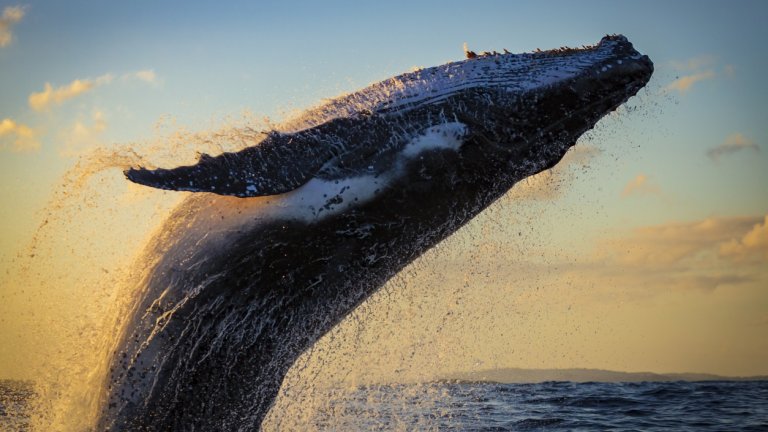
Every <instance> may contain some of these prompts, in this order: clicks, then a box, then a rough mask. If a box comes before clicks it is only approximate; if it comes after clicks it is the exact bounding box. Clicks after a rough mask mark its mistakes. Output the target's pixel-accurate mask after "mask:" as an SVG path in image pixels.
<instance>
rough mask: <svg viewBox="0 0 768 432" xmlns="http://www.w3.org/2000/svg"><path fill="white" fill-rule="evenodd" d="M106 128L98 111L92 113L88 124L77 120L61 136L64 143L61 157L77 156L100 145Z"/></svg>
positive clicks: (102, 114) (103, 116)
mask: <svg viewBox="0 0 768 432" xmlns="http://www.w3.org/2000/svg"><path fill="white" fill-rule="evenodd" d="M106 128H107V121H106V117H105V115H104V113H103V112H102V111H99V110H97V111H94V112H93V114H92V116H91V122H90V124H87V123H86V122H84V121H82V120H77V121H76V122H75V123H74V124H73V125H72V127H71V128H69V129H68V130H67V131H65V132H64V134H63V136H62V140H63V142H64V148H63V149H62V151H61V154H62V156H65V157H75V156H79V155H82V154H84V153H86V152H88V151H89V150H91V149H93V148H94V147H98V146H100V145H102V140H101V135H102V133H103V132H104V130H106Z"/></svg>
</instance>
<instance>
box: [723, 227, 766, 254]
mask: <svg viewBox="0 0 768 432" xmlns="http://www.w3.org/2000/svg"><path fill="white" fill-rule="evenodd" d="M720 256H722V257H726V258H732V259H735V260H737V261H746V260H758V261H759V260H763V261H766V262H768V216H766V217H765V219H764V220H763V221H762V223H757V224H755V225H754V226H753V227H752V229H751V230H750V231H749V232H747V233H746V234H744V235H743V236H742V237H741V238H738V239H732V240H731V241H729V242H727V243H724V244H721V245H720Z"/></svg>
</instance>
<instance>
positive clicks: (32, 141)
mask: <svg viewBox="0 0 768 432" xmlns="http://www.w3.org/2000/svg"><path fill="white" fill-rule="evenodd" d="M6 142H7V143H10V145H6V144H5V143H6ZM6 148H7V149H9V150H11V151H14V152H30V151H36V150H39V149H40V141H39V140H38V138H37V133H36V132H35V131H34V130H33V129H32V128H30V127H29V126H26V125H23V124H21V123H16V122H15V121H13V120H11V119H9V118H5V119H3V120H2V121H0V149H6Z"/></svg>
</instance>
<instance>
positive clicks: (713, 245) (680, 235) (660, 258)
mask: <svg viewBox="0 0 768 432" xmlns="http://www.w3.org/2000/svg"><path fill="white" fill-rule="evenodd" d="M759 221H762V217H761V218H756V217H731V218H714V217H713V218H707V219H704V220H701V221H694V222H687V223H669V224H663V225H656V226H647V227H641V228H637V229H635V230H633V231H632V233H631V234H630V235H629V236H626V237H622V238H618V239H609V240H606V241H604V242H602V243H601V244H600V250H601V251H602V252H603V253H605V254H606V256H607V257H612V258H611V259H613V260H617V261H620V262H622V263H624V264H628V265H636V266H643V267H653V266H670V265H674V264H678V263H680V262H682V261H684V260H688V259H695V258H697V257H699V256H700V254H709V255H710V256H716V255H717V254H716V252H717V251H718V249H719V247H720V245H721V244H722V243H725V242H729V241H731V240H732V239H734V238H741V237H742V236H743V235H744V233H746V232H748V231H749V230H750V229H751V228H752V226H754V224H755V223H756V222H759Z"/></svg>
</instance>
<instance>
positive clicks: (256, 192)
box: [124, 133, 332, 197]
mask: <svg viewBox="0 0 768 432" xmlns="http://www.w3.org/2000/svg"><path fill="white" fill-rule="evenodd" d="M331 156H332V155H331V154H330V152H329V151H328V149H327V148H326V147H324V146H321V145H317V143H316V142H315V140H313V139H311V136H310V135H303V134H301V133H296V134H279V133H271V134H269V136H267V138H266V139H264V141H262V142H261V143H260V144H259V145H256V146H253V147H249V148H246V149H244V150H241V151H239V152H235V153H223V154H221V155H219V156H209V155H207V154H202V155H201V156H200V159H199V160H198V162H197V163H196V164H195V165H190V166H180V167H177V168H172V169H163V168H159V169H154V170H148V169H145V168H141V167H139V168H130V169H128V170H125V171H124V174H125V176H126V177H127V178H128V179H129V180H131V181H132V182H134V183H138V184H142V185H145V186H151V187H155V188H158V189H167V190H178V191H192V192H213V193H217V194H220V195H233V196H238V197H256V196H266V195H276V194H281V193H285V192H288V191H291V190H293V189H296V188H297V187H299V186H301V185H303V184H304V183H306V182H307V181H309V179H311V178H312V177H313V176H314V175H315V173H317V171H318V170H319V169H320V168H321V167H322V165H323V164H324V163H325V162H326V161H327V160H328V159H329V158H330V157H331Z"/></svg>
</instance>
